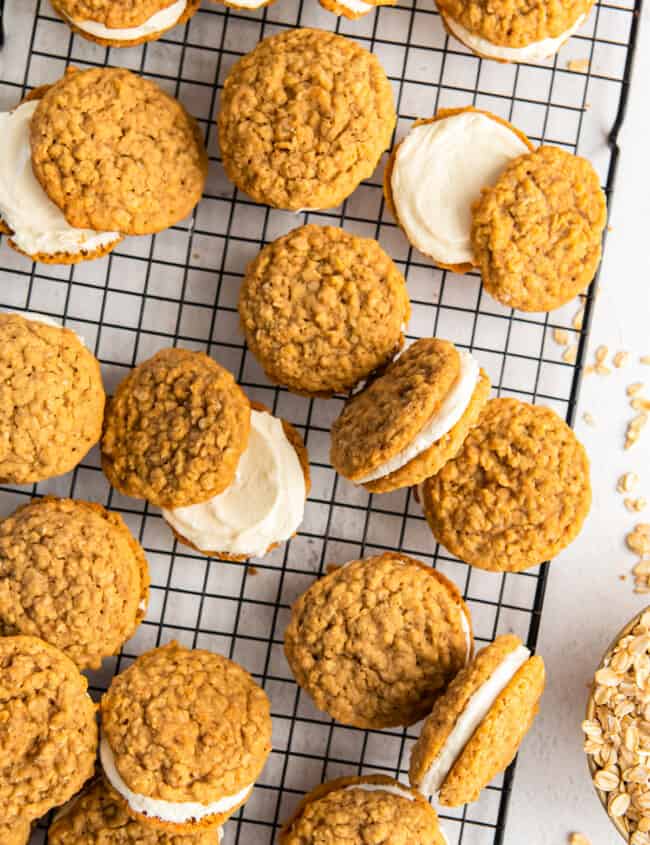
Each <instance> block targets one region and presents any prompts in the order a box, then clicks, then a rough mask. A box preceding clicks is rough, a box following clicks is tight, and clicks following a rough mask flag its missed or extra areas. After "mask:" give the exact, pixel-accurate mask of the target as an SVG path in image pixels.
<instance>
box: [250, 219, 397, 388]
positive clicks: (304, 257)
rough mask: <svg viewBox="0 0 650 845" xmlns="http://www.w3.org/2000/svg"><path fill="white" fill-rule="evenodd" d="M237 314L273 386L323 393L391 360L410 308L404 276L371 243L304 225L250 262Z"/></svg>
mask: <svg viewBox="0 0 650 845" xmlns="http://www.w3.org/2000/svg"><path fill="white" fill-rule="evenodd" d="M239 314H240V318H241V326H242V330H243V332H244V334H245V336H246V342H247V344H248V347H249V349H250V350H251V351H252V352H253V354H254V355H255V357H256V358H257V359H258V361H259V362H260V364H261V365H262V367H263V368H264V371H265V372H266V374H267V376H268V377H269V378H270V379H271V380H272V381H274V382H276V383H278V384H282V385H285V386H286V387H288V388H289V390H293V391H294V392H296V393H301V394H304V395H308V396H329V395H331V394H332V393H338V392H347V391H349V390H351V389H352V388H353V387H354V386H355V385H356V384H358V383H359V382H360V381H362V380H363V379H366V378H368V376H369V375H370V374H371V373H372V372H374V371H375V370H377V369H378V368H380V367H382V366H383V365H385V364H386V363H387V362H388V361H390V359H391V358H392V356H393V355H394V353H395V352H396V350H397V349H399V348H400V347H401V345H402V344H403V342H404V335H403V333H402V332H403V330H404V328H405V325H406V323H407V322H408V320H409V316H410V304H409V298H408V291H407V289H406V282H405V281H404V277H403V276H402V274H401V273H400V271H399V270H398V269H397V267H396V266H395V264H394V263H393V261H392V260H391V258H390V257H389V256H388V255H387V254H386V253H385V252H384V250H383V249H382V248H381V247H380V246H379V244H378V243H377V241H375V240H372V239H371V238H360V237H357V236H356V235H351V234H349V233H348V232H344V231H343V229H338V228H336V227H334V226H315V225H308V226H301V227H300V228H298V229H294V230H293V231H292V232H289V234H288V235H284V237H281V238H278V240H276V241H273V243H271V244H269V245H268V246H266V247H264V249H263V250H262V251H261V252H260V254H259V255H258V256H257V258H256V259H255V260H254V261H252V262H251V263H250V264H249V266H248V268H247V270H246V275H245V277H244V282H243V284H242V287H241V292H240V295H239Z"/></svg>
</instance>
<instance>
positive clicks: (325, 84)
mask: <svg viewBox="0 0 650 845" xmlns="http://www.w3.org/2000/svg"><path fill="white" fill-rule="evenodd" d="M395 121H396V114H395V104H394V100H393V92H392V88H391V85H390V82H389V81H388V78H387V76H386V73H385V72H384V69H383V68H382V66H381V64H380V63H379V60H378V59H377V57H376V56H374V55H373V54H371V53H369V52H368V51H367V50H364V49H363V48H362V47H360V46H359V45H358V44H357V43H356V42H354V41H352V40H351V39H349V38H343V37H342V36H340V35H335V34H334V33H332V32H325V31H323V30H318V29H291V30H288V31H286V32H282V33H280V34H278V35H272V36H270V37H269V38H265V39H264V40H263V41H261V42H260V43H259V44H258V45H257V46H256V47H255V49H254V50H253V51H252V52H250V53H248V54H247V55H245V56H244V57H243V58H241V59H240V60H239V61H238V62H237V63H236V64H235V65H234V67H233V68H232V69H231V71H230V73H229V74H228V77H227V78H226V81H225V84H224V89H223V92H222V95H221V105H220V110H219V117H218V123H219V143H220V146H221V155H222V158H223V166H224V168H225V171H226V175H227V176H228V178H229V179H230V180H231V181H232V182H234V183H235V185H236V186H237V187H238V188H239V189H240V190H242V191H244V192H245V193H247V194H248V195H249V196H250V197H252V198H253V199H254V200H255V201H256V202H262V203H266V204H267V205H271V206H274V207H275V208H284V209H287V210H289V211H298V210H301V209H311V210H314V209H326V208H333V207H335V206H337V205H339V204H340V203H342V202H343V200H344V199H346V197H348V196H349V195H350V194H351V193H352V192H353V191H354V189H355V188H356V187H357V185H359V183H360V182H362V181H363V180H364V179H367V178H368V177H369V176H371V175H372V174H373V173H374V171H375V169H376V167H377V164H378V163H379V159H380V157H381V154H382V153H383V152H384V150H385V149H386V148H387V147H388V145H389V143H390V138H391V134H392V132H393V128H394V126H395Z"/></svg>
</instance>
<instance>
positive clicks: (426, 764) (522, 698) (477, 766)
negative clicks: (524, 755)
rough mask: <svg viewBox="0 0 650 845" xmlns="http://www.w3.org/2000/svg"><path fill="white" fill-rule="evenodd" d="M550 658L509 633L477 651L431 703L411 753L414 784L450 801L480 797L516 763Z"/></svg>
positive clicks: (454, 804) (458, 802) (455, 804)
mask: <svg viewBox="0 0 650 845" xmlns="http://www.w3.org/2000/svg"><path fill="white" fill-rule="evenodd" d="M544 679H545V672H544V661H543V660H542V658H541V657H531V655H530V651H529V650H528V649H527V648H526V647H525V646H524V645H523V643H522V642H521V640H520V639H519V637H515V636H514V635H512V634H507V635H504V636H501V637H498V638H497V639H496V640H495V641H494V642H493V643H492V644H491V645H489V646H487V647H486V648H484V649H482V650H481V651H479V653H478V654H477V655H476V657H475V658H474V661H473V662H472V663H471V664H470V665H469V666H467V667H466V668H465V669H463V670H462V671H461V672H459V673H458V675H457V676H456V677H455V678H454V680H453V681H452V682H451V684H450V686H449V687H448V689H447V690H446V691H445V692H444V693H443V695H441V696H440V698H439V699H438V700H437V701H436V702H435V704H434V705H433V710H432V711H431V714H430V716H428V717H427V719H426V721H425V723H424V725H423V727H422V731H421V733H420V737H419V739H418V740H417V742H416V743H415V745H414V746H413V750H412V751H411V761H410V766H409V779H410V781H411V786H413V787H415V788H417V789H419V790H420V791H421V792H422V793H424V795H426V796H431V795H436V794H439V801H440V803H441V804H443V805H444V806H446V807H458V806H460V805H461V804H469V803H470V802H472V801H476V800H477V799H478V797H479V795H480V793H481V790H482V789H483V787H485V786H487V785H488V783H490V781H491V780H492V779H493V778H494V777H496V775H498V774H499V773H500V772H503V771H504V770H505V769H506V768H507V767H508V766H509V765H510V763H511V762H512V761H513V759H514V757H515V754H516V753H517V750H518V749H519V746H520V745H521V743H522V740H523V738H524V737H525V735H526V734H527V733H528V731H529V730H530V728H531V726H532V724H533V721H534V719H535V716H536V715H537V711H538V709H539V700H540V698H541V695H542V692H543V690H544Z"/></svg>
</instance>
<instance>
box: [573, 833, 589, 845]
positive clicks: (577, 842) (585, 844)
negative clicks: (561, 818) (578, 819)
mask: <svg viewBox="0 0 650 845" xmlns="http://www.w3.org/2000/svg"><path fill="white" fill-rule="evenodd" d="M569 845H591V842H590V841H589V840H588V839H587V837H586V836H585V835H584V833H572V834H570V835H569Z"/></svg>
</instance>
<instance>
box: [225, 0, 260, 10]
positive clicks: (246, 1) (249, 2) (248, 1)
mask: <svg viewBox="0 0 650 845" xmlns="http://www.w3.org/2000/svg"><path fill="white" fill-rule="evenodd" d="M228 3H229V4H230V5H232V6H234V7H235V8H237V9H259V8H260V7H261V6H263V5H264V4H265V3H268V0H228Z"/></svg>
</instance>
